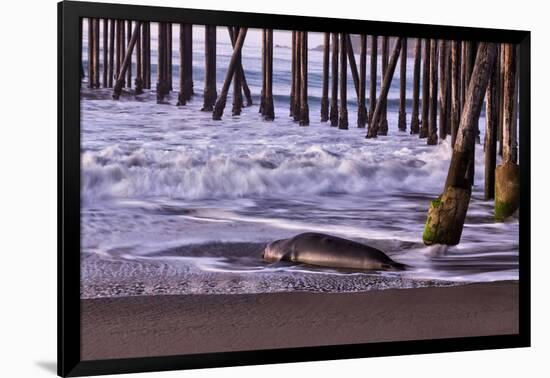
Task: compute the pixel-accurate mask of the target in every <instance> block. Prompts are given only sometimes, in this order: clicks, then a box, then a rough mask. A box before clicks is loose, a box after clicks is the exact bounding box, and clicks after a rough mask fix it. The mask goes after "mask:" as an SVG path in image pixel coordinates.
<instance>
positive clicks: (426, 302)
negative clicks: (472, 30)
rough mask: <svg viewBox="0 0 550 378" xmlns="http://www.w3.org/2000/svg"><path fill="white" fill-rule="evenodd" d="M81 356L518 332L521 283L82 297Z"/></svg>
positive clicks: (141, 354)
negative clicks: (355, 291)
mask: <svg viewBox="0 0 550 378" xmlns="http://www.w3.org/2000/svg"><path fill="white" fill-rule="evenodd" d="M81 324H82V328H81V357H82V359H84V360H91V359H104V358H129V357H144V356H162V355H176V354H192V353H207V352H220V351H242V350H252V349H272V348H285V347H301V346H320V345H334V344H349V343H366V342H381V341H395V340H414V339H432V338H448V337H467V336H482V335H503V334H514V333H517V332H518V284H517V282H512V281H506V282H495V283H479V284H470V285H462V286H453V287H430V288H417V289H389V290H373V291H369V292H363V293H339V294H338V293H300V292H294V293H292V292H290V293H270V294H234V295H155V296H135V297H117V298H95V299H82V300H81Z"/></svg>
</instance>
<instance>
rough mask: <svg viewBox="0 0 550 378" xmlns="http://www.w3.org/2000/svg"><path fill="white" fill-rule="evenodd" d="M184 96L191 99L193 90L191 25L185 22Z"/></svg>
mask: <svg viewBox="0 0 550 378" xmlns="http://www.w3.org/2000/svg"><path fill="white" fill-rule="evenodd" d="M185 52H186V54H185V76H186V78H185V97H186V99H187V101H189V100H191V98H192V97H193V95H194V94H195V92H194V90H193V86H194V84H193V25H192V24H185Z"/></svg>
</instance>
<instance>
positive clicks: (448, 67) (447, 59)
mask: <svg viewBox="0 0 550 378" xmlns="http://www.w3.org/2000/svg"><path fill="white" fill-rule="evenodd" d="M451 74H452V67H451V42H450V41H448V42H447V53H446V54H445V86H446V88H445V94H446V98H445V126H446V134H447V135H449V136H450V135H451V133H452V130H451V89H452V88H451Z"/></svg>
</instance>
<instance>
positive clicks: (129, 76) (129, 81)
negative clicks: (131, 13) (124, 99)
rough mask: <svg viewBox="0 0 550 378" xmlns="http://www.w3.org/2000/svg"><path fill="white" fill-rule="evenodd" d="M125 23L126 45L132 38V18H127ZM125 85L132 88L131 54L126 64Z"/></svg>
mask: <svg viewBox="0 0 550 378" xmlns="http://www.w3.org/2000/svg"><path fill="white" fill-rule="evenodd" d="M126 24H127V31H128V32H127V33H126V36H127V38H128V45H129V44H130V41H131V38H132V20H128V21H127V22H126ZM126 75H127V76H126V86H127V87H128V88H132V55H131V54H130V64H129V65H128V70H127V71H126Z"/></svg>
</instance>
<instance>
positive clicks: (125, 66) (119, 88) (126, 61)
mask: <svg viewBox="0 0 550 378" xmlns="http://www.w3.org/2000/svg"><path fill="white" fill-rule="evenodd" d="M140 28H141V21H136V28H135V30H134V31H133V33H132V35H131V37H130V43H129V44H128V50H127V51H126V54H125V55H124V60H123V61H122V66H121V68H120V72H119V74H118V77H117V80H116V83H115V88H114V89H113V98H114V99H115V100H117V99H118V98H119V97H120V94H121V92H122V87H123V86H124V76H125V75H126V73H127V71H128V68H129V67H130V64H131V60H132V52H133V51H134V46H135V45H136V42H137V41H138V37H139V29H140Z"/></svg>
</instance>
